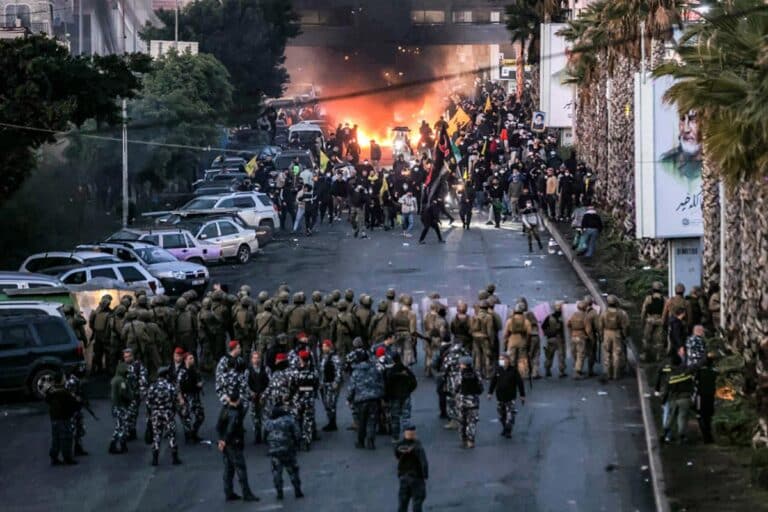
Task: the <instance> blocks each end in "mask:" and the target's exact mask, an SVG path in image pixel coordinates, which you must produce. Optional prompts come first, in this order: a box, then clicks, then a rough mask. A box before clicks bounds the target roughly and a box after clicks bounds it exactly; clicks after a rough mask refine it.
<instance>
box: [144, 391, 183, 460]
mask: <svg viewBox="0 0 768 512" xmlns="http://www.w3.org/2000/svg"><path fill="white" fill-rule="evenodd" d="M177 393H178V391H177V389H176V386H174V385H173V384H172V383H171V382H169V381H168V380H166V378H158V379H157V380H156V381H155V382H154V383H153V384H152V385H151V386H150V387H149V392H148V393H147V404H148V405H149V415H150V416H149V419H150V421H151V422H152V451H153V453H156V452H158V451H159V450H160V441H161V440H162V438H163V437H166V438H167V439H168V446H170V447H171V450H172V451H173V452H174V454H175V453H176V451H177V449H178V448H177V446H176V400H177V397H178V395H177ZM174 458H175V457H174Z"/></svg>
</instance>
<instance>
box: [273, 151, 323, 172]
mask: <svg viewBox="0 0 768 512" xmlns="http://www.w3.org/2000/svg"><path fill="white" fill-rule="evenodd" d="M297 157H298V159H299V165H301V168H302V169H314V167H315V159H314V157H313V156H312V153H311V152H310V151H309V150H306V149H289V150H286V151H283V152H282V153H280V155H279V156H278V157H277V158H275V170H277V171H281V172H282V171H285V170H287V169H289V168H290V167H291V164H292V163H293V159H294V158H297Z"/></svg>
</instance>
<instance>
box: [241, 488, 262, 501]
mask: <svg viewBox="0 0 768 512" xmlns="http://www.w3.org/2000/svg"><path fill="white" fill-rule="evenodd" d="M243 501H259V498H258V497H257V496H256V495H255V494H253V493H252V492H251V491H250V489H249V490H248V491H247V492H246V491H243Z"/></svg>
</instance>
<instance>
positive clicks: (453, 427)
mask: <svg viewBox="0 0 768 512" xmlns="http://www.w3.org/2000/svg"><path fill="white" fill-rule="evenodd" d="M443 428H444V429H446V430H456V429H458V428H459V424H458V423H456V420H451V421H449V422H448V423H447V424H445V425H443Z"/></svg>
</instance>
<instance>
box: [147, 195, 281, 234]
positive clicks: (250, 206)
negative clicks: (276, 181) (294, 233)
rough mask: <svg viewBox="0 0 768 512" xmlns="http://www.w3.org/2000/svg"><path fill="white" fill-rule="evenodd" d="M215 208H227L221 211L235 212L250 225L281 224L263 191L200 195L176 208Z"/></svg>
mask: <svg viewBox="0 0 768 512" xmlns="http://www.w3.org/2000/svg"><path fill="white" fill-rule="evenodd" d="M215 210H227V211H226V212H221V213H233V212H234V213H236V214H237V216H238V217H240V218H241V219H242V220H243V222H244V223H245V224H246V225H247V226H249V227H256V226H265V227H269V228H271V229H274V228H275V226H279V225H280V217H279V216H278V214H277V209H276V208H275V206H274V205H273V204H272V200H271V199H270V198H269V196H268V195H267V194H265V193H263V192H234V193H231V194H222V195H215V196H200V197H196V198H195V199H193V200H191V201H190V202H188V203H187V204H185V205H184V206H182V207H181V208H179V209H178V210H175V213H183V212H190V211H215ZM212 213H213V212H212ZM160 219H163V217H160ZM165 221H167V218H166V219H165ZM174 221H175V222H174ZM176 222H178V219H173V220H172V221H171V222H170V223H176Z"/></svg>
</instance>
